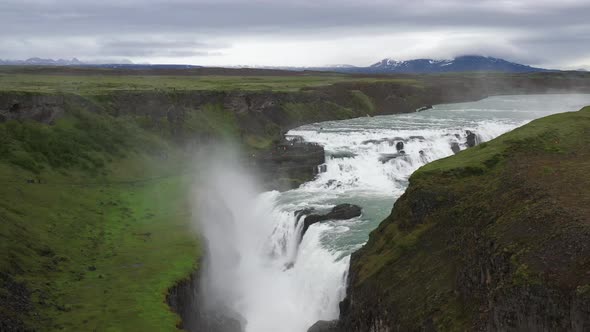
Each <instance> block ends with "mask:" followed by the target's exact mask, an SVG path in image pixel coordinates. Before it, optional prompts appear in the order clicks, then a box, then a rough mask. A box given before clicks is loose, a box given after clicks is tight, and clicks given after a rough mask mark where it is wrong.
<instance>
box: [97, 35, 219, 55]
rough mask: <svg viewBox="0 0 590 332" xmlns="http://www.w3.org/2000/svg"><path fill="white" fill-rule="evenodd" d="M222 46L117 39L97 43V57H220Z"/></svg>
mask: <svg viewBox="0 0 590 332" xmlns="http://www.w3.org/2000/svg"><path fill="white" fill-rule="evenodd" d="M226 47H227V45H223V44H210V43H204V42H197V41H190V40H174V39H171V40H158V39H147V40H134V39H118V40H107V41H103V42H99V49H98V51H97V54H98V55H106V56H125V57H137V56H139V57H146V56H158V57H192V56H214V55H220V54H221V53H220V52H219V49H222V48H226Z"/></svg>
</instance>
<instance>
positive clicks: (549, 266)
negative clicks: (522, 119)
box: [338, 108, 590, 332]
mask: <svg viewBox="0 0 590 332" xmlns="http://www.w3.org/2000/svg"><path fill="white" fill-rule="evenodd" d="M587 128H590V108H586V109H585V110H582V111H580V112H577V113H565V114H559V115H554V116H550V117H548V118H544V119H540V120H536V121H533V122H532V123H530V124H528V125H525V126H523V127H521V128H518V129H516V130H515V131H514V132H512V133H508V134H506V135H504V136H503V137H502V138H501V139H497V140H493V141H490V142H487V143H486V145H482V146H480V147H478V148H471V149H467V150H466V151H464V152H462V153H460V154H458V155H456V156H453V157H450V158H445V159H442V160H439V161H436V162H433V163H431V164H428V165H426V166H424V167H422V168H421V169H420V170H418V171H417V172H416V173H414V175H412V177H411V178H410V185H409V187H408V189H407V191H406V193H404V195H402V197H400V198H399V199H398V200H397V202H396V203H395V205H394V208H393V210H392V213H391V215H390V216H389V217H388V218H387V219H386V220H384V221H383V222H382V223H381V224H380V225H379V227H378V228H377V229H376V230H375V231H373V232H372V233H371V235H370V238H369V241H368V242H367V244H366V245H365V246H364V247H363V248H362V249H360V250H359V251H357V252H355V253H354V254H353V255H352V258H351V264H350V271H349V280H348V290H347V297H346V299H345V300H344V301H343V302H342V303H341V306H340V308H341V313H340V320H339V323H338V331H341V332H349V331H355V332H361V331H362V332H365V331H373V332H386V331H387V332H392V331H418V330H426V331H457V330H462V331H464V330H467V331H515V332H516V331H587V330H588V329H590V309H589V308H590V245H589V243H590V227H589V225H590V191H589V188H590V178H589V177H587V176H586V175H587V174H586V171H584V170H585V169H587V167H589V166H590V136H588V135H587Z"/></svg>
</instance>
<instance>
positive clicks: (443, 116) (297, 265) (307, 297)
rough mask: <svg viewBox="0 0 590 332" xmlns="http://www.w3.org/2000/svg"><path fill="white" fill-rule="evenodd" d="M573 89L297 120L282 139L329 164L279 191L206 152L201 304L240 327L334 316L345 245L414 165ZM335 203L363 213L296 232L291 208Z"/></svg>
mask: <svg viewBox="0 0 590 332" xmlns="http://www.w3.org/2000/svg"><path fill="white" fill-rule="evenodd" d="M539 98H541V99H543V98H546V99H544V100H542V101H539ZM577 98H578V99H575V98H573V97H571V98H569V99H568V97H562V99H558V98H557V97H550V98H547V97H539V96H521V97H515V96H507V97H494V98H488V99H486V100H483V101H480V102H475V103H464V104H456V105H444V106H436V107H434V109H432V110H428V111H424V112H420V113H413V114H403V115H396V116H383V117H373V118H360V119H352V120H346V121H333V122H325V123H319V124H313V125H308V126H303V127H301V128H297V129H295V130H291V131H290V132H289V133H288V135H287V137H288V138H297V139H303V140H305V141H308V142H315V143H318V144H321V145H323V146H324V148H325V151H326V163H325V165H322V167H320V170H321V173H319V174H318V176H317V177H316V178H315V179H314V180H313V181H311V182H308V183H306V184H304V185H302V186H301V187H300V188H297V189H293V190H290V191H287V192H283V193H279V192H276V191H271V192H264V193H260V191H259V190H258V188H257V186H256V181H255V180H254V178H253V177H252V176H251V175H249V174H248V173H247V172H246V171H245V170H244V169H240V168H239V167H238V166H237V165H238V163H237V162H235V161H233V160H227V158H222V159H221V160H220V161H216V158H214V157H211V156H208V159H210V160H212V162H211V166H210V167H209V168H208V169H207V170H206V172H204V174H206V177H205V178H204V179H202V180H201V182H200V183H199V185H198V186H197V187H198V188H199V190H198V193H197V197H198V200H199V204H198V207H197V209H196V215H197V216H198V219H199V223H200V228H199V231H200V232H201V233H202V234H204V235H205V237H206V238H207V248H208V252H209V260H208V262H209V263H208V264H207V267H206V271H205V273H204V274H205V276H204V278H203V279H204V280H203V288H204V290H205V292H204V293H205V294H206V295H205V296H206V297H207V303H208V304H209V305H212V306H213V307H214V308H217V310H224V311H226V312H228V313H229V314H230V315H232V317H238V318H237V319H238V320H240V321H241V324H242V327H243V329H244V330H245V331H247V332H267V331H268V332H275V331H283V332H304V331H306V330H307V328H308V327H309V326H311V325H312V324H313V323H315V322H316V321H318V320H332V319H337V318H338V314H339V308H338V304H339V302H340V301H341V300H342V299H343V298H344V296H345V288H346V273H347V270H348V264H349V257H350V254H351V253H352V252H353V251H354V250H356V249H358V248H359V247H360V246H362V245H363V244H364V242H365V241H366V240H367V236H368V233H369V232H370V231H371V230H372V229H374V228H375V227H376V226H377V224H378V223H379V221H381V220H382V219H383V218H384V217H385V216H387V215H388V214H389V212H390V210H391V206H392V203H393V202H394V201H395V199H397V197H399V196H400V195H401V194H402V193H403V192H404V190H405V188H406V186H407V183H408V178H409V177H410V175H411V174H412V173H413V172H414V171H416V170H417V169H418V168H419V167H421V166H423V165H425V164H426V163H429V162H431V161H434V160H436V159H440V158H444V157H447V156H450V155H453V154H454V153H455V151H453V149H455V150H457V149H460V150H464V149H466V148H467V147H468V145H469V144H470V142H469V141H470V137H469V133H470V132H471V133H474V134H475V135H476V137H475V141H476V142H485V141H488V140H490V139H492V138H495V137H497V136H499V135H501V134H503V133H505V132H507V131H509V130H512V129H514V128H516V127H518V126H520V125H523V124H524V123H526V122H528V121H530V120H531V119H533V118H536V117H540V116H544V115H548V114H550V113H555V112H559V111H574V110H577V109H579V108H580V107H581V106H583V104H584V103H590V97H589V96H586V97H584V98H580V97H579V96H578V97H577ZM471 139H473V137H472V138H471ZM339 203H353V204H357V205H359V206H361V207H362V208H363V214H362V216H360V217H358V218H354V219H351V220H343V221H326V222H321V223H317V224H314V225H312V226H311V227H310V228H309V229H308V230H307V232H306V233H305V235H304V236H303V237H301V228H302V224H303V223H302V220H297V218H296V216H295V212H296V211H298V210H301V209H304V208H310V207H313V208H315V209H316V211H319V212H322V211H327V210H329V209H330V208H331V207H333V206H334V205H336V204H339Z"/></svg>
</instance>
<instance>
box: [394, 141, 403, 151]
mask: <svg viewBox="0 0 590 332" xmlns="http://www.w3.org/2000/svg"><path fill="white" fill-rule="evenodd" d="M395 149H396V150H397V151H398V152H399V151H401V150H403V149H404V142H397V143H396V144H395Z"/></svg>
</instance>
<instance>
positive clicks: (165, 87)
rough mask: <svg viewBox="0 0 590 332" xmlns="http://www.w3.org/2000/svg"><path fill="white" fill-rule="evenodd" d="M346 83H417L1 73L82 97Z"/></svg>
mask: <svg viewBox="0 0 590 332" xmlns="http://www.w3.org/2000/svg"><path fill="white" fill-rule="evenodd" d="M345 82H366V83H370V82H395V83H402V84H418V83H417V81H416V80H413V79H400V78H358V77H352V76H347V75H340V74H313V75H311V74H310V75H301V76H210V75H207V76H197V75H195V76H139V75H137V76H136V75H120V76H114V75H87V76H78V75H42V74H21V73H13V72H10V71H6V70H4V71H0V91H20V92H37V93H55V92H67V93H76V94H81V95H92V94H97V93H105V92H113V91H129V90H131V91H133V90H137V91H174V90H178V91H181V90H215V91H232V90H241V91H271V90H272V91H285V92H288V91H299V90H301V89H303V88H315V87H322V86H328V85H332V84H335V83H345Z"/></svg>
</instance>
